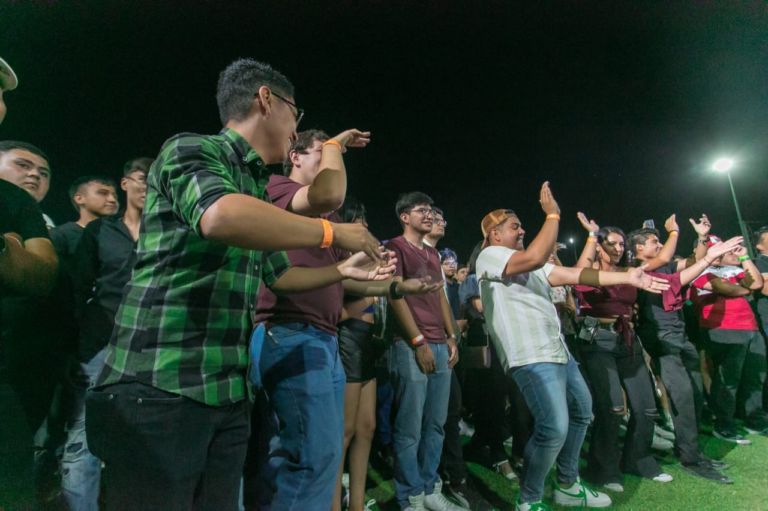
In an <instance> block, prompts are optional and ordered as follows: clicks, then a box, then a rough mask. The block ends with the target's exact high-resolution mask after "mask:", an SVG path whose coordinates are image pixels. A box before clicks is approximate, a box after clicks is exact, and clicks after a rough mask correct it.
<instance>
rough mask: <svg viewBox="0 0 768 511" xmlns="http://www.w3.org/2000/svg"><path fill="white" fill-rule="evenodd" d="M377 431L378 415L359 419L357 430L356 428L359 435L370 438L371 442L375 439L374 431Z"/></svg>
mask: <svg viewBox="0 0 768 511" xmlns="http://www.w3.org/2000/svg"><path fill="white" fill-rule="evenodd" d="M375 431H376V417H368V418H365V419H361V420H358V422H357V430H356V433H355V434H356V436H359V437H360V438H361V439H364V440H368V441H369V442H370V441H371V440H372V439H373V433H374V432H375Z"/></svg>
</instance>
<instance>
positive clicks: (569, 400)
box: [507, 357, 592, 502]
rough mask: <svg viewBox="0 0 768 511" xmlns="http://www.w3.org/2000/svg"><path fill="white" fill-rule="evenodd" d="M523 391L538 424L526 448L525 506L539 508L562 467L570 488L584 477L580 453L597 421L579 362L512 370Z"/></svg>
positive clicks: (522, 490) (560, 475)
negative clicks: (551, 479)
mask: <svg viewBox="0 0 768 511" xmlns="http://www.w3.org/2000/svg"><path fill="white" fill-rule="evenodd" d="M507 374H509V375H510V376H511V377H512V378H513V379H514V380H515V382H516V383H517V385H518V387H520V391H521V392H522V393H523V396H525V402H526V403H527V404H528V408H529V409H530V410H531V415H533V418H534V421H535V424H534V427H533V435H532V436H531V439H530V440H528V444H527V445H526V446H525V461H524V462H523V477H522V481H521V483H520V497H519V498H518V500H519V501H520V502H538V501H540V500H541V497H542V495H543V493H544V481H545V479H546V477H547V473H548V472H549V470H550V469H551V468H552V465H553V464H554V463H555V461H557V478H558V480H559V481H560V482H561V483H564V484H566V485H568V484H570V483H573V482H574V481H576V478H577V477H578V475H579V452H580V451H581V444H582V443H584V435H585V434H586V432H587V426H588V425H589V421H590V420H591V419H592V396H590V394H589V389H587V384H586V383H585V382H584V378H582V376H581V373H580V372H579V367H578V365H577V364H576V361H575V360H574V359H573V357H571V358H570V359H569V360H568V363H566V364H554V363H550V362H541V363H535V364H529V365H525V366H521V367H513V368H511V369H510V370H509V371H508V373H507Z"/></svg>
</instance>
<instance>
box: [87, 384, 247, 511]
mask: <svg viewBox="0 0 768 511" xmlns="http://www.w3.org/2000/svg"><path fill="white" fill-rule="evenodd" d="M86 412H87V413H86V431H87V437H88V445H89V447H90V450H91V452H93V454H94V455H95V456H97V457H98V458H100V459H101V460H103V461H104V463H105V464H106V469H105V471H104V478H105V485H106V500H107V502H109V507H110V509H118V510H120V511H131V510H136V511H173V510H217V511H218V510H222V511H236V510H237V509H238V498H239V494H240V479H241V476H242V474H243V463H244V460H245V454H246V449H247V446H248V434H249V429H250V424H249V419H250V405H249V401H248V400H247V399H245V400H243V401H240V402H237V403H235V404H232V405H226V406H207V405H204V404H202V403H198V402H197V401H193V400H191V399H188V398H186V397H181V396H178V395H175V394H171V393H168V392H165V391H162V390H159V389H156V388H154V387H150V386H147V385H142V384H139V383H123V384H117V385H109V386H107V387H104V388H101V389H99V390H98V391H89V392H88V396H87V398H86Z"/></svg>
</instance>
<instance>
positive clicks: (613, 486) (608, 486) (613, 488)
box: [603, 483, 624, 493]
mask: <svg viewBox="0 0 768 511" xmlns="http://www.w3.org/2000/svg"><path fill="white" fill-rule="evenodd" d="M603 488H605V489H606V490H610V491H612V492H616V493H621V492H623V491H624V487H623V486H622V485H621V484H619V483H608V484H604V485H603Z"/></svg>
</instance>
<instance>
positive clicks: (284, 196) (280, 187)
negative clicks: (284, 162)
mask: <svg viewBox="0 0 768 511" xmlns="http://www.w3.org/2000/svg"><path fill="white" fill-rule="evenodd" d="M303 186H304V185H302V184H301V183H297V182H296V181H293V180H292V179H290V178H288V177H286V176H279V175H274V174H273V175H272V177H270V178H269V183H267V189H266V191H267V195H268V196H269V200H270V201H272V204H274V205H275V206H277V207H278V208H280V209H284V210H286V211H287V210H288V206H290V204H291V201H292V200H293V197H294V195H296V192H298V191H299V190H300V189H301V188H303Z"/></svg>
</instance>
